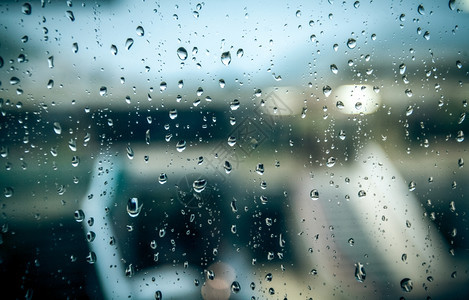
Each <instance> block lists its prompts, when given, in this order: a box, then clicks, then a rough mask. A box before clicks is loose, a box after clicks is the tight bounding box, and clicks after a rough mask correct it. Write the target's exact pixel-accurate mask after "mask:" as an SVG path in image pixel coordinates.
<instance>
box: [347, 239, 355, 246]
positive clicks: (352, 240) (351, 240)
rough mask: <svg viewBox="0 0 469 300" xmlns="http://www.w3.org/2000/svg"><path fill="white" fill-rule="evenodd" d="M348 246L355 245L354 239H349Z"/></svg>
mask: <svg viewBox="0 0 469 300" xmlns="http://www.w3.org/2000/svg"><path fill="white" fill-rule="evenodd" d="M348 244H349V245H350V246H353V245H355V240H354V239H353V238H349V239H348Z"/></svg>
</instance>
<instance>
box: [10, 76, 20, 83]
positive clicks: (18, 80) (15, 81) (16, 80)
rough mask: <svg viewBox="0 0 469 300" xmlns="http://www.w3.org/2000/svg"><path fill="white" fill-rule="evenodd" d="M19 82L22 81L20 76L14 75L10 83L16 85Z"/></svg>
mask: <svg viewBox="0 0 469 300" xmlns="http://www.w3.org/2000/svg"><path fill="white" fill-rule="evenodd" d="M18 83H20V79H19V78H18V77H14V76H13V77H11V78H10V84H11V85H16V84H18Z"/></svg>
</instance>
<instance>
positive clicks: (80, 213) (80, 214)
mask: <svg viewBox="0 0 469 300" xmlns="http://www.w3.org/2000/svg"><path fill="white" fill-rule="evenodd" d="M73 217H74V218H75V221H77V222H78V223H80V222H83V220H84V219H85V213H84V212H83V211H82V210H81V209H79V210H75V212H74V213H73Z"/></svg>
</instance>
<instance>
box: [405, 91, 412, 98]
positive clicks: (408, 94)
mask: <svg viewBox="0 0 469 300" xmlns="http://www.w3.org/2000/svg"><path fill="white" fill-rule="evenodd" d="M405 94H406V95H407V97H409V98H410V97H412V90H411V89H406V90H405Z"/></svg>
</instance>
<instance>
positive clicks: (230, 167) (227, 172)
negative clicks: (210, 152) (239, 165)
mask: <svg viewBox="0 0 469 300" xmlns="http://www.w3.org/2000/svg"><path fill="white" fill-rule="evenodd" d="M223 168H224V169H225V172H226V174H230V173H231V171H232V170H233V167H232V166H231V163H230V162H229V161H225V165H224V166H223Z"/></svg>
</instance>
